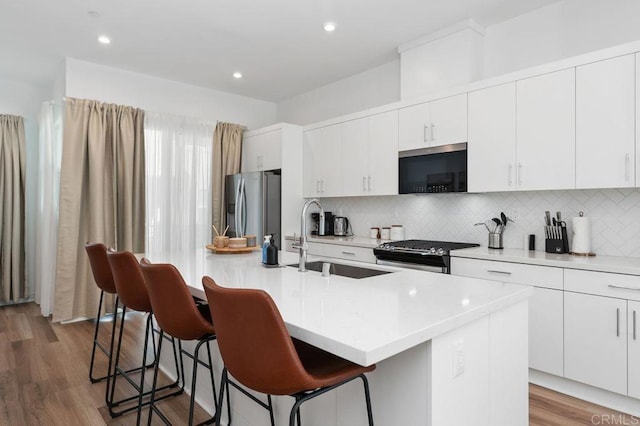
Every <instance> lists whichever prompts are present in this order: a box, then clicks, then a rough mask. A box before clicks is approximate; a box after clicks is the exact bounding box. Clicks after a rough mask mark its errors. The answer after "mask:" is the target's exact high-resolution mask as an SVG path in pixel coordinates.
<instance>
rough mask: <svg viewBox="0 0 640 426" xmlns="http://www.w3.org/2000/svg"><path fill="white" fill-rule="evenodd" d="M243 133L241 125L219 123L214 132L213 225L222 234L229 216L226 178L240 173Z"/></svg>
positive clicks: (212, 176)
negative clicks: (226, 201)
mask: <svg viewBox="0 0 640 426" xmlns="http://www.w3.org/2000/svg"><path fill="white" fill-rule="evenodd" d="M242 131H243V128H242V126H241V125H239V124H231V123H218V124H216V130H215V132H213V160H212V163H211V191H212V194H211V202H212V204H213V208H212V214H213V217H212V223H213V224H214V225H215V226H216V227H217V228H218V230H219V231H220V233H222V231H223V230H224V228H225V227H226V216H227V211H226V204H225V199H224V181H225V176H227V175H232V174H235V173H239V172H240V155H241V153H242ZM212 232H213V231H212Z"/></svg>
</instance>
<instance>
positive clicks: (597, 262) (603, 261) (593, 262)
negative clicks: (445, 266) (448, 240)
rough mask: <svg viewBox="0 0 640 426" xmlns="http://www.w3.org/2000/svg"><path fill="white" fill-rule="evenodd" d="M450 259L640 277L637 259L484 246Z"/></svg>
mask: <svg viewBox="0 0 640 426" xmlns="http://www.w3.org/2000/svg"><path fill="white" fill-rule="evenodd" d="M451 257H460V258H467V259H481V260H493V261H498V262H510V263H524V264H528V265H538V266H553V267H557V268H568V269H582V270H587V271H598V272H613V273H616V274H630V275H640V259H639V258H636V257H622V256H600V255H596V256H574V255H571V254H555V253H546V252H544V251H539V250H523V249H513V248H511V249H509V248H505V249H500V250H498V249H490V248H487V247H473V248H467V249H460V250H452V251H451Z"/></svg>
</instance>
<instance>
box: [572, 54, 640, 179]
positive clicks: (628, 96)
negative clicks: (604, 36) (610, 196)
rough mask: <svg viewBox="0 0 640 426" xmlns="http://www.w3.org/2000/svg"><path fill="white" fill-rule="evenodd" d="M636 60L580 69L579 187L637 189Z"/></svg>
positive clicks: (627, 58) (630, 57)
mask: <svg viewBox="0 0 640 426" xmlns="http://www.w3.org/2000/svg"><path fill="white" fill-rule="evenodd" d="M635 79H636V75H635V57H634V55H627V56H621V57H618V58H613V59H608V60H606V61H600V62H595V63H592V64H588V65H583V66H580V67H577V68H576V187H577V188H622V187H629V186H634V185H635V101H636V99H635V98H636V94H635Z"/></svg>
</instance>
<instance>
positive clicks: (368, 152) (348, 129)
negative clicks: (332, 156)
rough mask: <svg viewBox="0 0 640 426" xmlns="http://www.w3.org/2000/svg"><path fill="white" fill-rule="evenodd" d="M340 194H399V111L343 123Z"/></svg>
mask: <svg viewBox="0 0 640 426" xmlns="http://www.w3.org/2000/svg"><path fill="white" fill-rule="evenodd" d="M342 157H343V163H342V177H343V195H346V196H351V195H393V194H397V193H398V111H389V112H385V113H382V114H376V115H372V116H369V117H364V118H360V119H357V120H352V121H347V122H345V123H343V124H342Z"/></svg>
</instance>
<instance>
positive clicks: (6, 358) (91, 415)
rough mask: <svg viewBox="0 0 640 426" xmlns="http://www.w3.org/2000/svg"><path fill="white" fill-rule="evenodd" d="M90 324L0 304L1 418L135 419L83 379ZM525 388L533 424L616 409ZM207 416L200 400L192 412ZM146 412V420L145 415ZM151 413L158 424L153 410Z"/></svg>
mask: <svg viewBox="0 0 640 426" xmlns="http://www.w3.org/2000/svg"><path fill="white" fill-rule="evenodd" d="M127 321H128V322H127V327H126V328H125V341H124V343H123V348H129V349H131V348H133V351H131V350H130V351H128V352H126V353H124V354H123V362H124V363H125V366H127V367H133V366H135V362H136V361H137V362H139V360H136V357H135V356H133V354H139V353H140V351H141V347H139V346H138V344H139V342H140V341H143V338H144V316H143V315H141V314H138V313H131V314H128V317H127ZM94 326H95V322H93V321H82V322H77V323H72V324H66V325H61V324H53V323H51V321H50V320H49V319H47V318H44V317H42V316H41V315H40V308H39V307H38V306H37V305H36V304H34V303H28V304H21V305H15V306H3V307H0V425H11V426H19V425H61V426H62V425H64V426H68V425H134V424H135V420H136V415H135V412H134V413H130V414H126V415H124V416H122V417H119V418H116V419H111V418H110V416H109V413H108V411H107V408H106V406H105V402H104V392H105V384H104V383H97V384H91V383H90V382H89V375H88V374H89V373H88V372H89V360H90V355H91V341H92V339H93V330H94ZM101 328H102V329H103V330H104V333H103V332H102V330H101V334H100V336H99V339H100V341H102V342H108V341H109V340H108V338H109V335H108V330H109V329H110V324H106V323H105V327H101ZM136 349H137V351H136ZM96 360H97V361H96V368H97V370H96V371H97V373H98V374H104V372H105V371H106V358H105V357H104V356H102V354H101V353H98V354H97V355H96ZM127 364H129V365H127ZM148 371H151V370H148ZM148 376H150V374H149V375H147V377H148ZM165 383H166V379H165ZM121 388H125V387H124V386H121ZM529 390H530V393H529V395H530V397H529V407H530V413H529V419H530V425H532V426H574V425H593V424H594V422H593V420H592V419H593V418H594V417H593V416H594V415H595V416H601V415H621V413H616V412H614V411H612V410H610V409H607V408H604V407H600V406H597V405H594V404H590V403H588V402H585V401H581V400H579V399H576V398H572V397H569V396H566V395H563V394H559V393H557V392H554V391H551V390H549V389H545V388H542V387H539V386H535V385H530V387H529ZM129 394H132V393H131V392H129ZM123 395H124V393H119V394H118V395H117V396H120V397H121V396H123ZM188 404H189V397H188V395H186V394H184V395H180V396H178V397H176V398H169V399H168V400H166V401H163V402H162V403H161V409H162V410H163V412H165V414H167V416H168V417H169V418H170V420H171V421H172V422H173V423H174V424H185V423H186V416H187V413H188V410H189V408H188ZM374 410H375V408H374ZM145 414H146V410H145ZM207 418H208V416H207V414H206V413H205V412H204V410H202V409H200V408H198V412H197V413H196V419H195V420H196V421H197V422H201V421H204V420H206V419H207ZM626 418H627V420H630V417H629V416H627V417H626ZM144 419H145V424H146V415H145V418H144ZM154 420H156V421H154V424H161V422H159V421H157V420H158V419H157V416H155V417H154ZM600 424H603V423H600ZM611 424H614V423H611ZM618 424H619V423H618ZM382 426H387V425H382ZM389 426H395V425H389Z"/></svg>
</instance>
